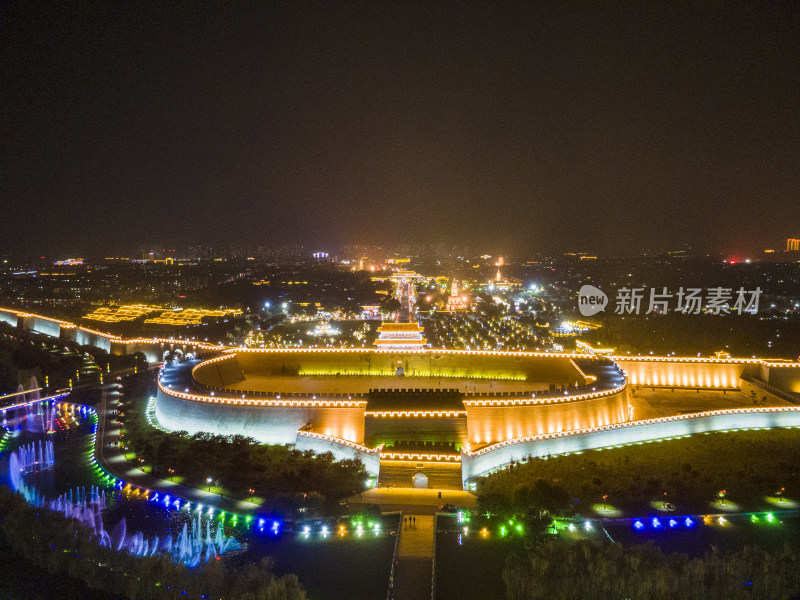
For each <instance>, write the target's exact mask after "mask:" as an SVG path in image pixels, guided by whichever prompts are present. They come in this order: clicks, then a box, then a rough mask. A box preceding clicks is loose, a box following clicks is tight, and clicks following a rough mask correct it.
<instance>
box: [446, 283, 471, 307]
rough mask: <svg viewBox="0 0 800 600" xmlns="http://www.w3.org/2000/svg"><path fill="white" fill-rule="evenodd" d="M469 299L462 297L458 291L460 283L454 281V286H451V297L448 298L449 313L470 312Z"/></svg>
mask: <svg viewBox="0 0 800 600" xmlns="http://www.w3.org/2000/svg"><path fill="white" fill-rule="evenodd" d="M468 300H469V298H468V297H467V296H466V295H464V296H462V295H461V294H460V293H459V291H458V281H457V280H455V279H453V284H452V285H451V286H450V296H449V297H448V298H447V306H446V307H445V310H447V312H463V311H465V310H468V309H469V307H468V306H467V301H468Z"/></svg>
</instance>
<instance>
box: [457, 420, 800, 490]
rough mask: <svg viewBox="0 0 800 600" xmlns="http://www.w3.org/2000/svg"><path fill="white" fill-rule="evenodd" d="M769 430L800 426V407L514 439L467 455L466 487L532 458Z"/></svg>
mask: <svg viewBox="0 0 800 600" xmlns="http://www.w3.org/2000/svg"><path fill="white" fill-rule="evenodd" d="M765 427H766V428H768V427H800V408H798V407H781V408H758V409H741V410H721V411H713V412H709V413H700V414H699V415H680V416H676V417H666V418H663V419H652V420H649V421H635V422H632V423H625V424H621V425H612V426H610V427H607V428H603V429H600V430H597V431H588V432H585V433H578V434H560V435H559V434H557V435H551V436H539V437H538V438H537V439H531V440H519V441H510V442H505V443H502V444H498V445H496V446H492V447H489V448H486V449H481V450H478V451H477V452H466V451H463V450H462V454H461V474H462V479H463V481H464V484H465V486H466V483H467V481H468V480H469V479H471V478H473V477H477V476H481V475H487V474H489V473H491V472H492V471H495V470H497V469H500V468H503V467H505V466H506V465H508V464H509V463H511V462H512V461H515V462H518V461H521V460H525V459H527V458H536V457H542V456H548V455H555V454H563V453H565V452H580V451H584V450H591V449H594V448H603V447H608V446H616V445H619V444H632V443H645V442H647V441H650V440H656V439H664V438H670V437H675V436H684V435H690V434H693V433H702V432H706V431H725V430H732V429H751V428H765Z"/></svg>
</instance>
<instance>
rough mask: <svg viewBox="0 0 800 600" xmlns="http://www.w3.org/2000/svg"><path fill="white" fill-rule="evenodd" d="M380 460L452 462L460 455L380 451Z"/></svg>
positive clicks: (458, 458)
mask: <svg viewBox="0 0 800 600" xmlns="http://www.w3.org/2000/svg"><path fill="white" fill-rule="evenodd" d="M381 460H402V461H407V460H421V461H433V462H452V463H460V462H461V455H459V454H429V453H427V452H425V453H419V452H381Z"/></svg>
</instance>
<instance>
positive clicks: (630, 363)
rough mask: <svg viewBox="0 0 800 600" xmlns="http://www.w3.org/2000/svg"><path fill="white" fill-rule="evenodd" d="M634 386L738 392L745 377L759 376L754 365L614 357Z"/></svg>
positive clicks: (707, 360)
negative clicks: (735, 389) (740, 380)
mask: <svg viewBox="0 0 800 600" xmlns="http://www.w3.org/2000/svg"><path fill="white" fill-rule="evenodd" d="M614 361H615V362H616V363H617V365H619V367H620V368H621V369H622V370H623V371H625V373H626V375H627V376H628V383H630V384H631V385H653V386H665V387H672V386H675V387H700V388H738V387H739V378H740V377H741V376H742V375H743V374H746V375H757V374H758V365H757V364H755V361H753V362H727V361H714V360H709V359H706V360H696V361H692V360H670V359H664V358H659V359H653V360H645V359H639V360H637V359H628V358H621V357H614Z"/></svg>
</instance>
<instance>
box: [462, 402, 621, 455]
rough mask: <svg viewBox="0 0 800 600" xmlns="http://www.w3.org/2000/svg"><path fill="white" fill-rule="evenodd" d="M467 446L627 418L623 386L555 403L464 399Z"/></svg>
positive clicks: (598, 424) (579, 427) (610, 422)
mask: <svg viewBox="0 0 800 600" xmlns="http://www.w3.org/2000/svg"><path fill="white" fill-rule="evenodd" d="M464 405H465V406H466V409H467V437H468V441H469V443H470V445H471V446H478V445H482V444H487V443H492V442H499V441H502V440H508V439H512V438H519V437H525V436H530V435H539V434H545V433H554V432H557V431H568V430H572V429H582V428H584V427H599V426H601V425H610V424H612V423H622V422H625V421H627V419H628V396H627V388H626V389H624V390H621V391H618V392H616V393H606V394H599V395H598V397H595V398H590V399H586V400H573V401H566V402H557V403H551V404H548V403H531V404H517V405H514V404H511V403H507V404H503V403H495V404H492V405H480V404H479V403H478V402H472V401H465V402H464Z"/></svg>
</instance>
